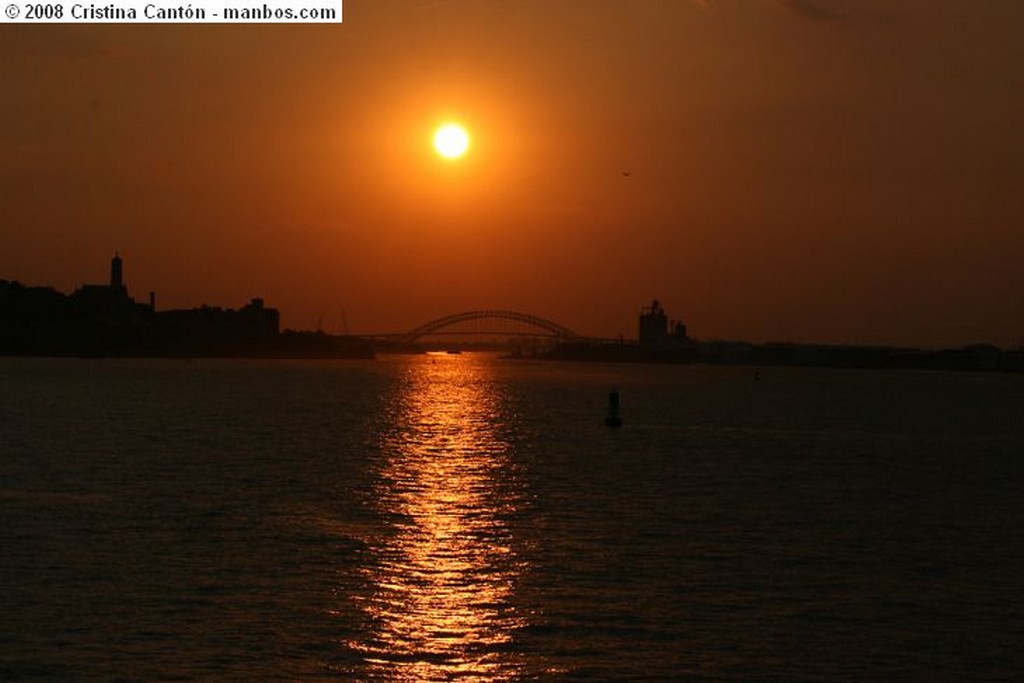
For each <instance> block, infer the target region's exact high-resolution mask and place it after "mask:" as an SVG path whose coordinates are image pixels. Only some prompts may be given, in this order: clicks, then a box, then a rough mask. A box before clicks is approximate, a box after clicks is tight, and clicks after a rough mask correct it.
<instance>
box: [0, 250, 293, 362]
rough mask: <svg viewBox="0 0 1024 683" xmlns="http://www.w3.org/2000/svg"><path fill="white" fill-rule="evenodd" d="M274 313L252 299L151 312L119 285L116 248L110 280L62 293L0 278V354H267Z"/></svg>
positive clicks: (276, 323) (151, 305)
mask: <svg viewBox="0 0 1024 683" xmlns="http://www.w3.org/2000/svg"><path fill="white" fill-rule="evenodd" d="M279 327H280V315H279V313H278V311H277V310H276V309H273V308H267V307H265V306H264V305H263V300H262V299H253V300H252V301H251V302H249V304H247V305H246V306H243V307H242V308H241V309H239V310H237V311H236V310H232V309H221V308H212V307H210V306H202V307H200V308H196V309H192V310H185V311H164V312H160V313H157V312H156V294H155V293H152V292H151V293H150V295H149V302H148V304H141V303H136V302H135V300H134V299H132V298H131V297H130V296H129V295H128V288H127V287H126V286H125V283H124V264H123V261H122V259H121V256H120V254H115V255H114V258H113V259H112V260H111V262H110V281H109V283H108V284H104V285H88V284H87V285H82V286H81V287H79V288H78V289H76V290H75V291H74V292H73V293H72V294H71V295H70V296H65V295H63V294H61V293H60V292H57V291H56V290H54V289H52V288H48V287H47V288H44V287H24V286H22V285H21V284H20V283H17V282H14V283H8V282H3V281H0V353H8V354H11V353H15V354H44V355H46V354H61V355H66V354H87V355H93V354H98V355H107V354H113V355H141V354H158V355H182V354H191V355H200V354H209V355H236V354H248V355H252V354H260V353H271V352H273V350H274V346H275V344H276V342H277V339H278V335H279Z"/></svg>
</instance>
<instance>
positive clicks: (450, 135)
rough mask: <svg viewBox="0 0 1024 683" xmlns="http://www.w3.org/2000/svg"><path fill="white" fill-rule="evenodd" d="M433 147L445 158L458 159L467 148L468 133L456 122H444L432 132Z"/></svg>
mask: <svg viewBox="0 0 1024 683" xmlns="http://www.w3.org/2000/svg"><path fill="white" fill-rule="evenodd" d="M434 149H436V150H437V153H438V154H440V155H441V156H443V157H444V158H446V159H458V158H459V157H461V156H462V155H463V154H465V153H466V151H467V150H468V149H469V133H467V132H466V129H465V128H463V127H462V126H460V125H458V124H457V123H446V124H444V125H443V126H441V127H440V128H438V129H437V132H436V133H434Z"/></svg>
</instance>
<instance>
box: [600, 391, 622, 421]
mask: <svg viewBox="0 0 1024 683" xmlns="http://www.w3.org/2000/svg"><path fill="white" fill-rule="evenodd" d="M604 426H605V427H621V426H622V418H621V417H619V392H618V390H617V389H614V388H613V389H612V390H611V392H610V393H609V394H608V417H606V418H604Z"/></svg>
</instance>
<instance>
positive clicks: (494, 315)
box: [395, 310, 579, 344]
mask: <svg viewBox="0 0 1024 683" xmlns="http://www.w3.org/2000/svg"><path fill="white" fill-rule="evenodd" d="M488 319H489V320H512V321H514V322H520V323H526V324H528V325H533V326H534V327H537V328H540V329H542V330H545V331H547V332H549V333H551V335H552V336H555V337H558V338H559V339H573V338H576V337H579V335H578V334H576V333H575V332H573V331H572V330H570V329H569V328H568V327H565V326H564V325H559V324H558V323H556V322H554V321H553V320H548V319H547V318H541V317H540V316H536V315H530V314H529V313H519V312H517V311H502V310H480V311H464V312H462V313H455V314H453V315H446V316H444V317H443V318H437V319H436V320H431V321H430V322H427V323H424V324H422V325H420V326H419V327H417V328H415V329H412V330H409V331H408V332H406V333H405V334H403V335H400V336H398V337H397V338H396V339H395V341H397V342H399V343H403V344H411V343H412V342H414V341H416V340H417V339H419V338H420V337H424V336H426V335H428V334H433V333H435V332H438V331H439V330H443V329H444V328H446V327H451V326H453V325H458V324H459V323H464V322H469V321H472V320H488Z"/></svg>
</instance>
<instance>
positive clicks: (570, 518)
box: [0, 354, 1024, 682]
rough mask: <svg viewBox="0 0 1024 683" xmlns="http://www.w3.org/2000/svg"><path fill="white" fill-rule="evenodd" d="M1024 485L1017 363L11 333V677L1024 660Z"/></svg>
mask: <svg viewBox="0 0 1024 683" xmlns="http://www.w3.org/2000/svg"><path fill="white" fill-rule="evenodd" d="M755 372H756V374H755ZM613 386H615V387H618V389H619V391H620V394H621V397H622V416H623V419H624V421H625V424H624V426H623V427H622V428H621V429H618V430H612V429H608V428H606V427H604V426H603V424H602V420H603V416H604V412H605V408H606V401H607V393H608V391H609V389H610V388H611V387H613ZM1022 491H1024V377H1020V376H1013V375H990V374H958V373H928V372H875V371H843V370H817V369H782V368H760V369H759V370H756V371H755V369H753V368H724V367H704V366H680V367H675V366H630V365H613V364H609V365H601V364H569V363H565V364H558V363H543V362H535V361H522V360H518V361H516V360H503V359H500V358H497V357H495V356H490V355H482V354H462V355H423V356H402V357H390V358H384V359H382V360H378V361H366V362H364V361H356V362H347V361H301V362H300V361H295V362H291V361H270V362H261V361H241V360H237V361H231V360H195V361H184V360H138V359H132V360H125V359H106V360H82V359H10V358H8V359H0V680H5V681H21V680H26V681H29V680H56V681H92V680H96V681H201V680H247V681H248V680H254V681H275V680H280V681H306V680H321V679H326V680H345V681H348V680H352V681H410V682H411V681H451V680H459V681H624V680H634V681H656V680H682V681H687V680H689V681H831V680H843V681H852V680H857V681H867V680H887V681H888V680H891V681H965V680H970V681H984V680H992V681H995V680H1014V679H1016V680H1020V679H1021V677H1022V676H1024V648H1022V647H1021V644H1022V642H1024V617H1022V615H1024V578H1022V577H1024V544H1022V542H1021V541H1022V530H1024V493H1022Z"/></svg>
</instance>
